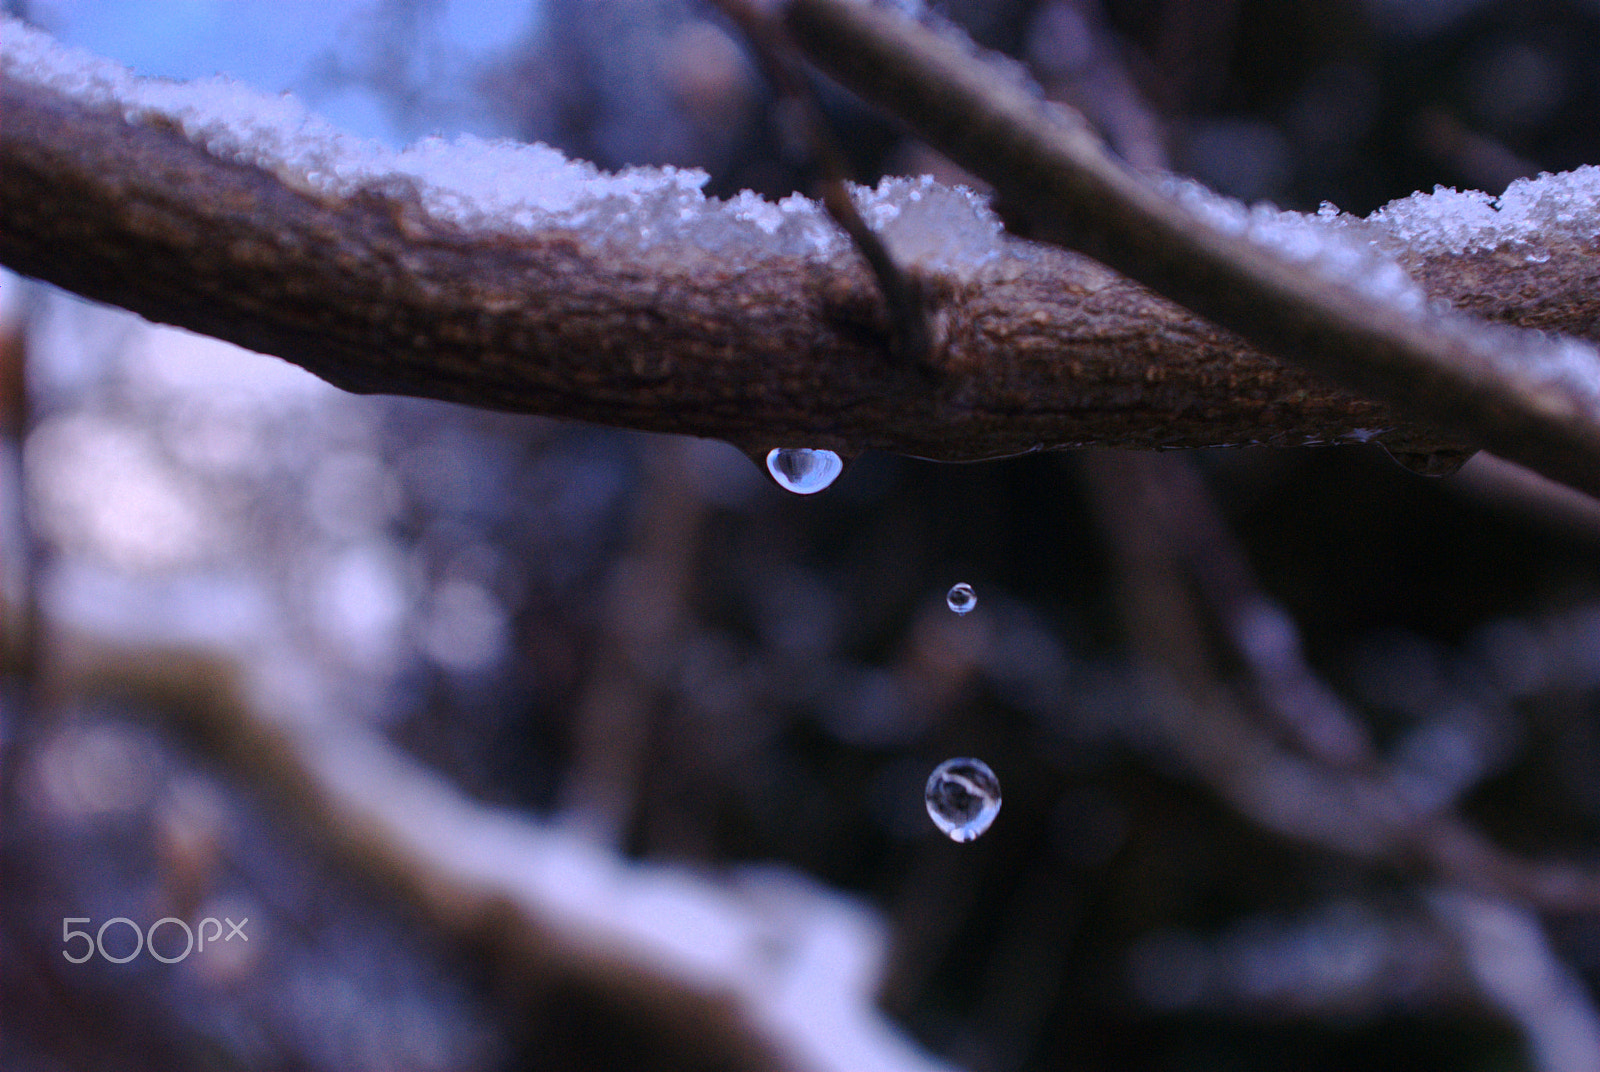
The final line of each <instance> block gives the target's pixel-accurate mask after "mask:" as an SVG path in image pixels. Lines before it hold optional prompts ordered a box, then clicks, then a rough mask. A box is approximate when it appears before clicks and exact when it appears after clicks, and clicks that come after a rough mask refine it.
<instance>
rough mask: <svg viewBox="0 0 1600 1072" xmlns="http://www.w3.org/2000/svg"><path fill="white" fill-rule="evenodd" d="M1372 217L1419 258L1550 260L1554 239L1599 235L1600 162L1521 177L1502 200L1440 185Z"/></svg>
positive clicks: (1580, 240) (1393, 203) (1502, 196)
mask: <svg viewBox="0 0 1600 1072" xmlns="http://www.w3.org/2000/svg"><path fill="white" fill-rule="evenodd" d="M1368 219H1369V220H1370V221H1371V222H1372V223H1373V224H1375V225H1377V226H1379V227H1381V228H1383V229H1384V230H1385V231H1387V232H1388V233H1389V234H1390V235H1391V236H1393V237H1394V238H1395V239H1397V240H1399V241H1400V242H1401V243H1403V244H1404V245H1406V246H1407V247H1409V248H1410V249H1411V250H1413V251H1414V252H1416V253H1418V254H1420V255H1424V256H1426V255H1429V254H1439V253H1464V252H1466V251H1467V250H1471V249H1498V248H1501V247H1510V248H1512V249H1516V248H1519V247H1527V249H1528V252H1529V253H1530V254H1532V256H1530V259H1531V260H1534V261H1538V260H1539V259H1540V254H1541V252H1543V255H1544V257H1545V258H1546V259H1548V252H1547V249H1548V246H1549V245H1550V244H1551V242H1552V241H1553V240H1556V239H1563V238H1564V239H1567V240H1570V241H1576V242H1587V241H1588V240H1590V239H1592V238H1594V237H1595V236H1596V235H1600V167H1595V166H1593V165H1589V166H1585V167H1580V168H1577V169H1575V170H1573V171H1567V172H1563V173H1561V174H1559V175H1551V174H1549V173H1545V174H1542V175H1540V176H1539V177H1538V178H1536V179H1518V180H1516V181H1515V182H1513V183H1512V184H1511V185H1510V186H1508V187H1506V192H1505V193H1503V194H1501V195H1500V196H1499V197H1492V196H1490V195H1489V194H1485V193H1479V192H1478V191H1476V190H1467V191H1460V190H1452V189H1449V188H1447V187H1443V186H1437V187H1434V191H1433V193H1431V194H1421V193H1419V194H1412V195H1411V196H1410V197H1403V198H1401V199H1400V200H1398V201H1391V202H1389V203H1388V204H1387V205H1385V206H1383V207H1382V208H1380V209H1379V210H1378V211H1377V212H1374V213H1373V214H1372V215H1371V216H1370V217H1368Z"/></svg>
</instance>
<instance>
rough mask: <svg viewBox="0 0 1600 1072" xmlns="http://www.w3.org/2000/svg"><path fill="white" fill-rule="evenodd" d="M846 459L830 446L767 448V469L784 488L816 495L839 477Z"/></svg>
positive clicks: (799, 493)
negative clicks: (829, 448) (816, 448)
mask: <svg viewBox="0 0 1600 1072" xmlns="http://www.w3.org/2000/svg"><path fill="white" fill-rule="evenodd" d="M843 471H844V459H842V458H840V457H839V456H838V455H837V454H835V453H834V452H833V451H831V450H807V449H806V448H804V447H777V448H775V449H773V450H770V451H768V452H767V472H769V473H771V474H772V479H774V480H776V481H777V482H778V486H779V487H781V488H783V490H785V491H792V492H794V493H795V494H796V495H815V494H816V493H817V492H819V491H821V490H822V489H824V488H826V487H827V486H828V485H829V484H832V483H833V482H834V481H835V480H837V479H838V477H839V474H840V473H841V472H843Z"/></svg>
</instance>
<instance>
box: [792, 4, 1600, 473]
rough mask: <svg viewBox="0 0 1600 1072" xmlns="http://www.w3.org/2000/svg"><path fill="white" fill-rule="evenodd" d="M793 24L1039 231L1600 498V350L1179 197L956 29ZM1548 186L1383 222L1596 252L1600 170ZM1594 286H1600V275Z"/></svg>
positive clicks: (1278, 349)
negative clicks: (1451, 306)
mask: <svg viewBox="0 0 1600 1072" xmlns="http://www.w3.org/2000/svg"><path fill="white" fill-rule="evenodd" d="M779 17H781V18H782V20H783V22H784V24H785V25H786V26H787V28H788V29H789V31H790V32H791V33H792V34H793V35H794V38H795V40H796V42H797V44H798V45H799V47H800V48H801V49H802V50H803V51H805V52H806V54H807V55H808V57H809V58H810V59H811V60H812V61H813V62H815V63H817V64H818V65H819V66H821V67H822V68H823V69H824V70H826V71H827V72H828V73H829V74H831V75H832V76H834V77H835V78H837V79H839V80H840V81H841V82H842V83H843V84H845V85H846V86H848V87H849V88H851V89H853V90H855V91H856V92H858V93H860V94H861V95H862V96H864V97H865V98H867V99H868V100H871V101H873V102H874V103H876V104H879V105H880V106H882V107H884V108H885V109H887V110H888V111H890V112H892V113H893V114H895V115H896V116H897V117H898V118H900V119H902V120H903V121H905V122H906V123H907V124H908V125H909V126H910V127H911V128H912V130H913V131H915V132H916V133H917V134H919V135H921V136H922V137H923V138H925V139H926V140H927V141H928V142H929V144H931V145H932V146H933V147H934V148H936V149H938V150H940V151H941V152H944V153H945V154H946V155H948V156H949V157H950V158H951V159H953V160H954V161H955V162H956V163H958V164H960V165H962V166H963V167H966V168H968V169H970V170H971V171H972V172H973V173H974V174H976V175H978V176H979V177H981V178H983V179H985V180H987V181H988V182H990V183H992V184H993V185H994V187H995V190H996V193H997V195H998V196H999V197H1000V198H1002V199H1003V201H1004V202H1005V203H1007V205H1008V206H1009V207H1010V211H1011V212H1012V213H1013V214H1014V215H1015V216H1017V217H1018V218H1019V219H1020V220H1021V221H1022V223H1023V224H1024V225H1025V226H1027V227H1028V228H1029V229H1030V230H1031V231H1032V232H1033V233H1034V234H1035V235H1037V236H1038V237H1041V238H1044V239H1045V240H1048V241H1051V242H1055V243H1058V244H1061V245H1063V246H1067V247H1070V248H1074V249H1079V250H1082V251H1084V252H1087V253H1089V254H1090V255H1092V256H1094V257H1095V258H1096V259H1098V260H1100V261H1102V262H1103V263H1105V264H1108V265H1110V266H1112V267H1114V268H1116V269H1118V270H1120V271H1123V272H1125V273H1127V274H1128V275H1129V276H1130V277H1132V278H1135V279H1138V280H1139V281H1141V282H1143V283H1145V284H1147V285H1149V286H1150V287H1152V288H1153V289H1155V290H1156V291H1158V292H1159V293H1162V294H1164V295H1166V296H1167V297H1170V298H1173V299H1174V300H1177V301H1179V302H1181V303H1182V304H1183V305H1184V306H1186V307H1187V308H1190V309H1193V310H1195V311H1197V312H1199V313H1201V314H1202V315H1204V316H1206V317H1208V318H1209V319H1211V320H1213V321H1215V322H1217V323H1219V324H1222V325H1224V326H1226V327H1229V328H1232V329H1233V330H1235V331H1238V332H1240V333H1241V334H1242V335H1244V336H1245V337H1246V338H1249V339H1251V340H1253V341H1255V342H1257V343H1258V344H1260V345H1262V346H1264V347H1265V348H1267V349H1268V350H1269V351H1270V352H1272V353H1275V354H1279V355H1281V356H1283V357H1285V358H1289V359H1292V360H1294V361H1296V362H1298V363H1301V364H1304V365H1306V366H1307V367H1309V368H1312V369H1315V370H1317V371H1319V372H1321V373H1323V374H1325V375H1328V376H1330V377H1332V378H1334V379H1336V380H1338V381H1339V382H1342V383H1344V384H1346V385H1347V386H1350V387H1352V388H1354V389H1357V390H1360V391H1363V392H1365V393H1370V394H1372V395H1374V396H1377V397H1380V398H1384V399H1386V400H1387V401H1389V402H1391V403H1392V404H1394V405H1395V406H1396V407H1397V408H1399V409H1400V410H1401V411H1402V412H1404V413H1406V414H1408V415H1410V416H1412V417H1414V418H1417V419H1421V420H1425V421H1429V422H1432V423H1433V424H1434V425H1435V427H1438V428H1440V429H1443V430H1447V431H1450V432H1454V433H1456V434H1458V435H1461V436H1462V437H1463V438H1464V439H1465V440H1467V441H1468V442H1470V443H1473V444H1475V445H1477V446H1482V447H1486V448H1488V449H1490V450H1493V451H1495V452H1496V453H1499V454H1502V455H1503V456H1505V457H1507V458H1510V459H1512V460H1514V461H1518V462H1521V463H1523V464H1525V465H1528V466H1530V467H1532V468H1535V469H1537V470H1538V471H1540V472H1542V473H1544V474H1545V475H1547V476H1552V477H1554V478H1556V479H1558V480H1562V481H1564V482H1567V483H1570V484H1572V485H1573V486H1574V487H1579V488H1582V489H1584V490H1586V491H1588V492H1589V493H1591V494H1597V495H1600V355H1597V354H1596V352H1595V350H1594V348H1593V347H1592V346H1588V345H1584V344H1581V343H1577V342H1574V341H1572V340H1557V341H1555V342H1549V341H1546V340H1544V339H1542V338H1540V337H1538V336H1522V335H1511V334H1508V333H1504V332H1489V331H1485V330H1484V329H1483V328H1482V327H1481V326H1480V325H1479V324H1478V323H1476V322H1475V321H1472V320H1469V319H1467V318H1465V317H1461V316H1453V315H1449V314H1447V313H1445V312H1440V311H1436V310H1434V309H1433V308H1432V307H1431V305H1430V303H1429V302H1428V301H1427V300H1426V296H1425V294H1424V293H1423V292H1422V291H1421V290H1420V289H1419V288H1418V287H1417V286H1415V285H1413V283H1412V282H1411V280H1409V279H1408V278H1406V277H1405V275H1404V273H1401V272H1396V271H1389V270H1385V269H1384V268H1383V266H1381V265H1375V264H1374V262H1373V259H1372V256H1371V255H1370V254H1369V255H1352V252H1351V247H1350V245H1349V243H1347V242H1344V241H1340V240H1331V241H1330V240H1328V236H1325V235H1318V234H1316V233H1315V232H1314V231H1313V230H1312V229H1310V228H1307V227H1305V226H1303V225H1301V223H1299V222H1296V223H1294V224H1292V225H1291V226H1289V227H1287V228H1284V227H1283V220H1282V214H1278V213H1276V212H1275V211H1269V212H1267V213H1266V215H1267V217H1268V218H1267V219H1266V220H1265V221H1264V222H1265V224H1266V225H1265V226H1263V227H1257V226H1256V220H1255V219H1254V218H1253V215H1254V214H1252V213H1250V212H1248V211H1246V210H1244V209H1243V208H1242V207H1241V206H1229V205H1226V204H1220V203H1215V202H1214V199H1211V198H1210V197H1209V195H1202V196H1199V197H1195V198H1185V197H1184V196H1182V194H1183V193H1184V190H1183V189H1181V188H1180V189H1179V190H1178V191H1177V193H1178V194H1179V196H1176V197H1175V196H1173V192H1174V191H1172V190H1163V189H1162V188H1161V187H1160V185H1159V184H1157V183H1155V182H1152V181H1150V180H1149V179H1148V178H1146V177H1144V176H1141V175H1139V174H1137V173H1136V172H1134V171H1133V170H1132V169H1130V168H1128V167H1127V166H1126V165H1124V164H1122V163H1121V162H1120V161H1118V160H1116V159H1115V158H1114V157H1113V156H1112V155H1111V153H1110V152H1109V151H1108V150H1107V149H1106V147H1105V145H1104V143H1103V142H1101V140H1100V139H1099V138H1098V137H1097V136H1096V135H1095V134H1094V133H1093V132H1092V131H1091V130H1090V129H1089V127H1088V125H1087V124H1086V123H1085V122H1084V121H1083V120H1082V118H1081V117H1079V116H1077V115H1076V114H1075V113H1072V112H1070V111H1068V110H1066V109H1064V108H1063V107H1061V106H1060V105H1058V104H1054V103H1052V102H1047V101H1046V100H1044V98H1043V97H1042V95H1041V94H1040V93H1039V92H1038V90H1037V87H1036V86H1034V85H1033V83H1032V82H1031V81H1030V80H1029V79H1027V77H1026V76H1025V75H1023V74H1022V73H1021V72H1020V69H1019V68H1017V67H1016V65H1015V64H1013V63H1011V62H1009V61H1006V60H1002V59H997V58H994V57H988V56H985V55H982V54H980V53H979V52H978V51H977V49H976V47H975V46H974V45H973V44H972V43H971V41H970V40H968V39H967V38H966V37H965V36H964V35H961V34H958V33H956V32H953V31H951V30H950V29H948V28H947V27H943V26H940V25H937V24H924V23H922V22H918V21H914V20H912V19H910V18H906V17H904V16H903V15H900V14H898V13H895V12H892V11H890V10H888V9H886V8H884V7H880V6H875V5H871V4H867V3H863V2H860V0H785V2H783V3H781V4H780V6H779ZM1544 181H1545V183H1546V184H1547V185H1546V187H1544V188H1541V187H1539V186H1523V187H1519V188H1518V189H1517V190H1516V191H1515V192H1508V200H1507V202H1506V208H1507V210H1508V211H1506V212H1504V213H1503V215H1505V216H1506V217H1507V219H1506V221H1496V223H1497V224H1501V225H1500V226H1487V227H1486V226H1482V225H1481V221H1463V220H1462V219H1461V218H1460V213H1459V212H1458V211H1457V208H1458V206H1457V205H1456V204H1454V203H1452V199H1450V198H1448V197H1439V196H1438V195H1436V198H1435V199H1436V200H1437V201H1438V202H1439V203H1440V204H1439V205H1437V206H1430V205H1428V204H1426V203H1425V202H1424V201H1422V200H1415V199H1414V200H1413V201H1411V202H1408V203H1406V204H1404V205H1400V206H1394V207H1393V211H1391V212H1390V213H1388V215H1387V216H1385V215H1384V214H1382V213H1380V214H1378V216H1377V217H1375V219H1374V220H1373V226H1378V227H1383V226H1384V225H1385V224H1388V226H1389V232H1390V234H1391V235H1392V236H1394V237H1396V238H1397V239H1399V240H1401V241H1403V240H1404V238H1405V237H1407V236H1408V235H1410V234H1417V235H1419V236H1439V235H1447V234H1454V233H1455V232H1457V231H1463V230H1464V231H1466V232H1469V233H1471V234H1472V235H1475V236H1476V238H1477V240H1479V241H1482V242H1483V243H1485V244H1491V243H1492V244H1493V245H1494V247H1495V250H1496V252H1499V251H1500V250H1501V249H1503V248H1505V247H1507V246H1510V247H1520V248H1521V249H1522V250H1526V249H1527V248H1528V244H1527V241H1526V238H1527V236H1528V235H1530V234H1541V235H1542V234H1543V232H1545V231H1551V232H1555V237H1556V239H1557V241H1561V240H1565V241H1566V242H1567V243H1568V244H1569V245H1575V246H1576V247H1577V248H1578V250H1579V251H1580V252H1581V253H1582V254H1592V253H1593V252H1594V248H1595V244H1596V238H1597V232H1600V217H1597V214H1596V212H1595V194H1596V193H1597V192H1600V170H1596V169H1594V168H1584V169H1581V170H1579V171H1577V172H1574V173H1572V174H1570V175H1567V176H1563V177H1560V178H1556V179H1548V180H1544ZM1468 200H1469V201H1470V200H1471V198H1470V197H1469V198H1468ZM1186 201H1191V202H1192V201H1197V202H1200V204H1193V203H1187V204H1186ZM1208 203H1211V204H1209V205H1208ZM1208 207H1209V208H1211V211H1207V208H1208ZM1478 207H1480V208H1482V207H1484V206H1481V205H1480V206H1478ZM1438 208H1442V209H1443V211H1430V209H1438ZM1428 217H1435V218H1433V219H1431V220H1429V221H1428V222H1427V224H1426V225H1424V226H1419V221H1421V220H1424V219H1427V218H1428ZM1512 221H1516V222H1515V223H1514V224H1513V222H1512ZM1335 222H1336V221H1335ZM1432 244H1433V246H1434V247H1435V248H1436V249H1442V250H1459V249H1461V248H1463V247H1464V246H1465V245H1466V243H1464V242H1461V241H1450V240H1442V241H1441V240H1439V239H1438V238H1437V237H1435V238H1434V241H1433V242H1432ZM1374 248H1376V247H1374ZM1362 252H1363V253H1364V252H1365V251H1362ZM1517 259H1522V258H1521V257H1519V258H1517ZM1589 259H1590V260H1591V261H1592V257H1590V258H1589ZM1535 263H1537V261H1535ZM1587 274H1588V276H1589V277H1590V278H1591V279H1593V278H1594V275H1595V270H1594V268H1593V267H1592V265H1591V266H1590V267H1588V269H1587ZM1593 326H1594V325H1593V322H1592V321H1591V322H1590V323H1589V324H1588V325H1587V327H1588V328H1589V330H1590V331H1591V332H1592V331H1593Z"/></svg>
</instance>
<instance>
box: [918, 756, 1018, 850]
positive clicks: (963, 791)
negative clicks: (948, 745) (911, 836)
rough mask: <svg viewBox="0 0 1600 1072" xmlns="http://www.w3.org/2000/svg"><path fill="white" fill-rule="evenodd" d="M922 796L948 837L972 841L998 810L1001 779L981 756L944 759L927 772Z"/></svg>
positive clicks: (929, 815) (935, 824)
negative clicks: (925, 789) (928, 773)
mask: <svg viewBox="0 0 1600 1072" xmlns="http://www.w3.org/2000/svg"><path fill="white" fill-rule="evenodd" d="M923 799H924V800H925V801H926V802H927V805H928V817H929V818H930V819H932V820H933V825H934V826H937V827H938V828H939V829H940V830H942V831H944V833H945V834H946V835H947V836H948V837H949V838H950V840H951V841H961V842H966V841H971V840H973V839H974V838H976V837H977V836H978V835H979V834H981V833H983V832H984V831H985V830H987V829H989V824H990V823H992V822H994V817H995V816H996V815H999V814H1000V779H998V778H996V777H995V776H994V771H992V770H990V769H989V764H987V763H985V762H984V761H983V760H981V759H947V760H945V761H944V762H943V763H941V764H939V765H938V766H937V767H935V768H933V773H932V774H930V775H928V789H927V792H926V793H925V794H924V795H923Z"/></svg>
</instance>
